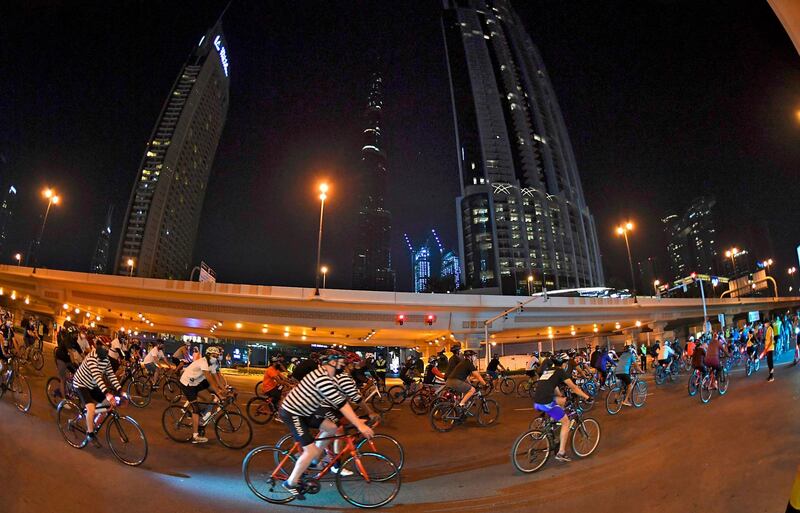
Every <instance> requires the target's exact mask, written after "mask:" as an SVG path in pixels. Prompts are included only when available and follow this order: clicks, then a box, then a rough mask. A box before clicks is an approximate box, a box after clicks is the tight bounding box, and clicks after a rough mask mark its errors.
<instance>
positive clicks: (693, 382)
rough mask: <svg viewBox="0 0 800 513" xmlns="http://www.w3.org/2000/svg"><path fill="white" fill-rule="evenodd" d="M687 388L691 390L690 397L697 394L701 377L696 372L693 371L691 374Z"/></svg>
mask: <svg viewBox="0 0 800 513" xmlns="http://www.w3.org/2000/svg"><path fill="white" fill-rule="evenodd" d="M687 388H688V391H689V397H694V396H695V395H696V394H697V391H698V390H699V389H700V379H699V377H698V376H697V373H696V372H693V373H692V374H691V375H690V376H689V384H688V385H687Z"/></svg>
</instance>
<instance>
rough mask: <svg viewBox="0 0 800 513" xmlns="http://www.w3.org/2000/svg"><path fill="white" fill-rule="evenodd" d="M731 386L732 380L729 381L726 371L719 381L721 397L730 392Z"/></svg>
mask: <svg viewBox="0 0 800 513" xmlns="http://www.w3.org/2000/svg"><path fill="white" fill-rule="evenodd" d="M729 384H730V380H729V379H728V371H726V370H724V369H723V371H722V372H721V373H720V375H719V379H718V380H717V387H719V395H725V393H726V392H727V391H728V385H729Z"/></svg>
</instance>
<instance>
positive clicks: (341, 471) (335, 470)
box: [331, 465, 353, 477]
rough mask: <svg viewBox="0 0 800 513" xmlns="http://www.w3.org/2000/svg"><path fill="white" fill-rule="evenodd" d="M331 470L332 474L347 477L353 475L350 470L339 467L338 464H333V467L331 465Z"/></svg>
mask: <svg viewBox="0 0 800 513" xmlns="http://www.w3.org/2000/svg"><path fill="white" fill-rule="evenodd" d="M331 472H333V473H334V474H341V475H342V477H348V476H352V475H353V472H352V471H350V470H347V469H346V468H339V465H334V466H333V467H331Z"/></svg>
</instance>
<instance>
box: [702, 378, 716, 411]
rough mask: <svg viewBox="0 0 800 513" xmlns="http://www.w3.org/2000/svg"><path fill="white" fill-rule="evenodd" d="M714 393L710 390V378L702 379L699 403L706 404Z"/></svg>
mask: <svg viewBox="0 0 800 513" xmlns="http://www.w3.org/2000/svg"><path fill="white" fill-rule="evenodd" d="M713 392H714V391H713V390H711V378H709V377H708V376H706V377H704V378H703V380H702V381H701V382H700V401H702V402H703V404H706V403H708V401H710V400H711V395H712V393H713Z"/></svg>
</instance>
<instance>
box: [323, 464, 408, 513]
mask: <svg viewBox="0 0 800 513" xmlns="http://www.w3.org/2000/svg"><path fill="white" fill-rule="evenodd" d="M341 470H343V471H344V470H348V471H350V472H352V475H348V476H345V475H343V474H347V472H339V473H338V474H336V488H337V489H338V490H339V493H340V494H341V495H342V497H343V498H344V500H346V501H347V502H349V503H350V504H352V505H353V506H357V507H359V508H379V507H381V506H383V505H385V504H389V503H390V502H392V500H393V499H394V498H395V497H397V492H399V491H400V482H401V479H400V472H398V471H397V467H395V465H394V463H392V461H391V460H390V459H389V458H387V457H386V456H384V455H382V454H376V453H373V452H365V453H363V454H355V455H354V456H351V457H349V458H348V459H347V460H345V461H344V463H342V466H341Z"/></svg>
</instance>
